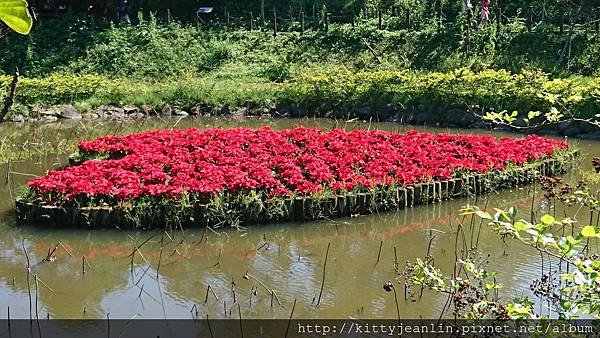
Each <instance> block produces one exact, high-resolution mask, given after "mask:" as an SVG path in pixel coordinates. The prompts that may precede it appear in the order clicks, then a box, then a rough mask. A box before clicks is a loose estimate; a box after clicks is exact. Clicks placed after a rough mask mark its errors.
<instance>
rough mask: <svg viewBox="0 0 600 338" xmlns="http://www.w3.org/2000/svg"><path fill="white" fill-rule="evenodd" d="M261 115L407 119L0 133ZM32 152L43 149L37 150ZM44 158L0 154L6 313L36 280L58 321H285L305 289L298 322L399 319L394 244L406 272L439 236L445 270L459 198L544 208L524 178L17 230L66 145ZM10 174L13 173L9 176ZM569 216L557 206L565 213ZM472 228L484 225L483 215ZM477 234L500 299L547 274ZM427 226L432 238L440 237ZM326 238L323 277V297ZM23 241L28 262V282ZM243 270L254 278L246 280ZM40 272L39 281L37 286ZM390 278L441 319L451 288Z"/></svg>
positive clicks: (0, 282)
mask: <svg viewBox="0 0 600 338" xmlns="http://www.w3.org/2000/svg"><path fill="white" fill-rule="evenodd" d="M263 125H270V126H272V127H273V128H287V127H293V126H297V125H304V126H319V127H322V128H333V127H336V126H338V127H343V128H347V129H353V128H378V129H385V130H390V131H403V130H405V129H407V128H406V127H402V126H399V125H396V124H391V123H381V124H369V123H367V122H356V123H347V124H345V123H339V124H338V123H336V122H335V121H332V120H271V119H248V120H218V119H204V118H203V119H192V118H186V119H181V120H177V119H169V120H163V121H161V120H158V119H154V120H147V121H143V122H140V121H136V122H128V123H123V122H103V123H101V124H99V123H97V122H90V123H85V124H82V123H75V124H50V125H41V126H40V125H26V126H16V125H2V126H0V135H12V136H11V137H12V139H20V140H21V141H22V142H26V140H27V139H31V138H32V135H33V136H34V138H43V139H44V140H46V141H51V142H53V143H54V144H57V145H59V144H61V142H62V143H73V142H76V140H80V139H84V138H93V137H95V136H97V135H99V134H103V133H105V134H106V133H129V132H136V131H143V130H148V129H153V128H172V127H174V128H185V127H191V126H196V127H200V128H203V127H220V128H226V127H234V126H249V127H258V126H263ZM428 130H429V131H431V132H440V131H444V130H441V129H428ZM453 132H458V131H453ZM461 132H470V133H472V132H475V133H484V131H472V130H469V131H461ZM578 146H579V148H580V149H581V150H582V152H583V153H584V155H585V159H584V162H583V166H582V167H581V168H578V169H577V170H575V171H573V172H572V173H570V174H568V175H567V178H568V179H569V180H572V181H576V180H577V179H579V177H580V176H581V172H582V171H584V170H588V171H589V170H591V164H590V161H589V159H590V157H591V156H593V155H595V156H598V155H600V142H593V141H586V140H579V141H578ZM28 149H29V150H28V151H29V152H32V151H33V152H34V153H35V148H33V149H34V150H31V149H32V148H31V147H29V148H28ZM42 154H43V156H42ZM39 155H40V156H37V157H36V158H34V159H31V160H22V161H16V162H15V161H13V162H11V164H10V166H9V165H8V164H7V163H2V164H0V318H6V317H7V314H8V313H7V312H8V310H9V307H10V316H11V318H28V317H29V308H30V306H29V292H28V290H31V297H32V304H33V305H32V308H33V310H32V311H33V313H34V314H35V308H36V299H37V303H38V306H37V307H38V308H39V316H40V317H43V318H45V317H46V316H48V315H49V316H50V317H51V318H82V317H85V318H102V317H106V315H107V314H109V315H110V318H131V317H133V316H138V317H140V318H165V317H166V318H191V317H192V316H194V315H195V314H196V311H197V312H198V315H199V316H201V317H205V316H206V315H207V314H208V315H209V316H210V317H211V318H225V317H230V316H233V317H234V318H237V304H236V303H234V301H235V302H237V303H239V304H240V305H241V309H242V316H243V317H244V318H286V317H288V316H289V311H290V309H291V306H292V303H293V302H294V299H297V305H296V308H295V312H294V317H296V318H317V317H318V318H384V317H385V318H395V317H396V305H395V302H394V295H393V293H386V292H385V291H384V290H383V288H382V286H383V284H384V283H385V282H386V281H388V280H392V281H395V280H396V271H395V269H394V265H395V261H396V259H395V252H396V256H397V262H398V265H399V267H400V270H402V269H403V266H404V263H405V262H406V261H407V260H414V259H415V258H417V257H424V256H425V255H426V254H427V248H428V245H429V242H430V241H431V255H432V256H433V257H434V259H435V263H436V265H437V266H438V267H440V268H442V269H443V270H444V271H446V272H448V271H451V270H452V269H453V266H454V261H455V260H454V254H455V247H454V242H455V237H456V236H455V234H456V229H457V224H458V223H459V222H460V221H461V219H462V218H461V217H459V216H458V209H459V208H460V207H461V206H462V205H465V204H466V203H468V202H470V203H479V204H480V205H484V204H485V203H488V205H489V207H504V208H507V207H509V206H511V205H517V206H519V210H520V211H521V212H523V215H529V213H530V206H531V205H532V201H533V204H534V209H535V210H536V212H543V211H545V208H547V206H546V205H545V203H543V201H542V199H541V197H540V196H539V195H538V196H537V197H536V198H535V200H533V199H532V197H531V196H532V194H531V188H532V186H525V187H521V188H518V189H513V190H510V191H502V192H499V193H494V194H490V195H485V196H481V197H479V200H478V201H474V200H471V201H468V200H466V199H463V200H453V201H448V202H442V203H438V204H434V205H428V206H419V207H415V208H410V209H406V210H401V211H398V212H387V213H382V214H379V215H369V216H361V217H357V218H351V219H350V218H347V219H338V220H335V221H322V222H312V223H303V224H296V223H284V224H274V225H268V226H250V227H248V228H242V229H239V230H235V229H215V230H214V231H212V230H206V229H188V230H185V231H184V232H181V231H178V232H172V233H168V234H166V233H161V232H160V231H152V232H147V231H143V232H133V231H131V232H126V231H116V230H84V229H49V228H40V227H35V226H17V225H15V222H14V202H13V200H14V197H13V194H14V193H15V192H14V191H15V190H16V191H18V190H19V189H20V188H22V187H23V186H24V185H25V182H26V180H27V179H28V178H30V177H31V176H30V175H41V174H43V173H44V172H45V171H46V170H48V169H50V168H53V167H57V166H60V165H61V164H64V163H65V162H66V156H63V155H60V156H59V155H51V154H50V155H49V154H48V153H47V152H46V151H42V150H40V151H39ZM8 171H10V172H12V174H7V172H8ZM7 178H8V180H7ZM563 212H564V211H563V210H557V213H558V214H559V215H561V214H563ZM476 229H479V228H478V224H476ZM477 234H478V231H473V235H472V236H471V235H470V234H469V233H467V238H466V241H467V243H466V245H467V246H475V245H477V246H478V248H479V250H480V251H481V252H483V253H486V254H487V253H490V254H491V256H490V258H489V266H490V269H491V270H495V271H498V281H499V282H500V283H502V284H503V285H504V288H503V289H502V290H501V292H500V295H501V296H502V297H505V298H507V299H508V298H511V297H513V296H516V295H527V294H530V292H529V291H528V289H529V283H530V282H531V281H532V279H534V278H536V277H538V276H539V275H540V269H541V266H540V257H539V254H538V253H537V252H533V251H532V250H528V249H526V248H525V247H523V246H522V245H519V244H517V243H515V242H511V241H508V242H506V243H504V242H502V241H501V240H500V239H499V237H498V236H497V235H495V234H494V233H493V232H492V231H491V230H489V229H486V228H485V226H484V227H483V228H482V230H481V232H480V233H479V236H477ZM432 236H435V238H434V239H433V240H431V237H432ZM149 238H150V239H149ZM477 238H478V239H477ZM143 242H146V243H145V244H144V245H143V246H142V247H141V249H140V251H139V252H138V253H136V254H135V255H133V264H132V258H131V253H132V250H133V248H134V247H135V246H139V245H140V244H141V243H143ZM161 242H162V250H161ZM59 243H60V244H59ZM382 243H383V244H382ZM57 244H59V245H58V248H57V249H56V251H55V252H54V256H55V257H56V259H55V260H54V261H44V258H45V257H46V256H47V254H48V251H49V250H50V251H51V250H52V249H53V248H54V247H55V246H56V245H57ZM328 244H330V251H329V256H328V261H327V265H326V270H325V279H324V280H325V284H324V287H323V292H322V297H321V300H320V304H319V305H318V306H317V304H316V303H317V299H318V297H319V292H320V288H321V284H322V281H323V265H324V262H325V253H326V249H327V246H328ZM22 246H24V247H25V249H26V251H27V253H28V255H29V259H30V262H31V265H32V268H31V272H32V274H31V276H30V281H29V283H30V285H31V286H30V287H29V288H28V283H27V269H26V266H27V261H26V257H25V251H24V250H23V247H22ZM380 247H381V254H380V255H379V249H380ZM83 256H85V258H86V264H84V263H83ZM378 256H379V259H378ZM159 261H160V267H159V264H158V262H159ZM84 267H85V273H83V268H84ZM246 272H247V273H248V274H249V275H251V276H252V278H250V279H244V278H243V275H244V274H245V273H246ZM34 276H37V277H38V290H37V292H36V287H35V285H36V282H35V277H34ZM232 283H233V285H234V286H233V287H232ZM209 285H210V287H211V289H212V291H214V294H213V292H209V293H208V297H207V296H206V295H207V287H208V286H209ZM396 285H397V290H398V292H399V294H398V296H399V298H400V311H401V315H402V316H403V317H405V318H419V317H420V316H422V317H423V318H432V317H437V316H439V312H440V309H441V308H442V307H443V305H444V303H445V302H446V297H444V296H440V295H436V294H433V293H430V292H427V291H426V292H425V293H424V294H423V298H422V299H421V300H417V301H411V300H410V299H409V300H407V301H405V300H404V294H403V292H404V290H403V287H402V285H400V284H396ZM254 289H256V294H255V295H253V292H252V291H253V290H254ZM267 289H268V290H274V291H275V294H276V295H277V299H279V301H280V302H281V305H279V304H278V301H277V299H273V300H272V297H271V295H270V294H269V292H267ZM217 298H218V300H217ZM409 298H410V297H409ZM534 299H535V298H534ZM195 304H196V306H194V305H195ZM234 304H235V305H234ZM271 304H272V305H271ZM233 305H234V306H235V307H234V306H233ZM284 308H285V309H284ZM192 309H193V311H191V310H192ZM230 311H231V315H230Z"/></svg>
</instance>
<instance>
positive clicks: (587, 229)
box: [581, 225, 596, 237]
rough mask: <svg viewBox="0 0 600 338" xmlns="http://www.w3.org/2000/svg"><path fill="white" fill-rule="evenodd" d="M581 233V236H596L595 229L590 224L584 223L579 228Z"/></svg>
mask: <svg viewBox="0 0 600 338" xmlns="http://www.w3.org/2000/svg"><path fill="white" fill-rule="evenodd" d="M581 235H582V236H583V237H594V236H596V229H594V227H593V226H591V225H586V226H584V227H583V229H581Z"/></svg>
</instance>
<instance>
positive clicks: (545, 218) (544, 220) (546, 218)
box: [541, 214, 555, 225]
mask: <svg viewBox="0 0 600 338" xmlns="http://www.w3.org/2000/svg"><path fill="white" fill-rule="evenodd" d="M541 220H542V223H544V224H546V225H551V224H554V221H555V219H554V217H552V216H551V215H548V214H546V215H544V216H542V219H541Z"/></svg>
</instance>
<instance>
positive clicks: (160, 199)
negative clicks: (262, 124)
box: [16, 128, 574, 227]
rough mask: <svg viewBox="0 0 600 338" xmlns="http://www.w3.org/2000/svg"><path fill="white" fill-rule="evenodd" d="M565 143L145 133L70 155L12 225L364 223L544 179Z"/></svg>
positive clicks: (82, 146) (562, 155) (319, 133)
mask: <svg viewBox="0 0 600 338" xmlns="http://www.w3.org/2000/svg"><path fill="white" fill-rule="evenodd" d="M573 156H574V152H573V151H572V150H571V149H570V148H569V147H568V145H567V143H566V142H562V141H557V140H552V139H547V138H541V137H537V136H528V137H525V138H508V137H503V138H495V137H493V136H481V135H477V136H475V135H455V134H437V135H432V134H428V133H421V132H417V131H409V132H407V133H404V134H399V133H392V132H385V131H378V130H373V131H367V130H354V131H350V132H346V131H344V130H340V129H335V130H331V131H324V130H320V129H309V128H295V129H287V130H272V129H270V128H261V129H247V128H235V129H206V130H204V131H201V130H198V129H186V130H156V131H149V132H145V133H141V134H133V135H127V136H105V137H101V138H99V139H96V140H94V141H86V142H81V143H79V152H78V154H77V156H75V157H74V158H73V163H72V165H70V166H68V167H66V168H64V169H61V170H53V171H50V172H49V173H48V174H47V175H46V176H44V177H40V178H36V179H33V180H31V181H29V188H30V189H29V191H28V192H27V193H26V194H25V195H24V196H22V198H21V199H19V200H18V201H17V204H16V206H17V216H18V219H19V220H20V221H23V222H33V223H40V222H42V223H50V224H56V225H76V226H97V227H100V226H110V227H156V226H161V227H162V226H183V225H185V226H190V225H211V226H215V225H225V224H227V225H231V224H234V225H235V224H240V223H266V222H273V221H283V220H298V221H299V220H308V219H319V218H331V217H344V216H349V215H355V214H366V213H370V212H374V211H382V210H390V209H397V208H403V207H409V206H413V205H415V204H424V203H432V202H435V201H439V200H443V199H449V198H454V197H459V196H465V195H470V194H478V193H483V192H487V191H491V190H493V189H498V188H501V187H504V186H510V185H515V184H525V183H527V182H532V181H533V179H535V177H536V176H538V175H540V174H541V175H547V176H551V175H555V174H558V173H561V172H563V171H564V169H565V163H567V162H568V160H569V159H570V158H571V157H573Z"/></svg>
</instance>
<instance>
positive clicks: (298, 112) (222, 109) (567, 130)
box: [7, 100, 600, 140]
mask: <svg viewBox="0 0 600 338" xmlns="http://www.w3.org/2000/svg"><path fill="white" fill-rule="evenodd" d="M29 109H30V111H29V114H28V117H25V116H23V115H20V114H19V115H15V116H13V117H12V118H11V119H10V120H9V121H7V122H8V123H15V124H25V123H73V122H76V121H80V120H88V121H93V120H98V121H115V120H117V121H118V120H123V121H125V120H128V121H130V120H139V119H148V118H156V119H164V118H173V119H176V118H185V117H192V118H194V117H227V118H253V117H263V118H273V119H278V118H313V117H321V116H328V115H329V114H328V113H327V112H319V111H318V110H311V111H309V110H307V109H299V108H298V107H293V106H291V105H286V104H279V105H274V106H264V105H260V104H257V103H255V102H253V101H251V100H247V101H246V102H245V103H244V104H243V105H241V106H232V105H228V104H225V105H211V104H208V103H192V104H187V106H172V105H169V104H167V105H164V106H162V107H152V106H148V105H124V106H109V105H103V106H99V107H98V108H96V109H89V110H86V111H79V110H78V109H76V108H75V107H74V106H72V105H46V106H42V105H34V106H31V107H30V108H29ZM331 118H334V119H337V117H336V116H331ZM347 120H352V121H356V120H362V121H371V122H394V123H398V124H400V125H414V126H432V127H444V128H462V129H482V130H498V131H508V132H515V133H523V134H539V135H554V136H567V137H574V138H581V139H594V140H599V139H600V130H599V129H598V127H597V126H595V125H593V124H590V123H587V122H585V121H580V120H567V121H563V122H558V123H554V124H547V125H544V126H543V127H532V128H520V127H525V125H524V124H522V123H519V122H522V121H517V123H516V126H515V127H510V126H506V125H501V124H498V123H494V122H489V121H485V120H483V119H481V118H480V116H479V115H478V114H477V113H475V112H473V111H471V110H470V109H469V108H465V107H458V106H455V107H451V108H449V109H447V110H445V111H443V112H441V113H440V111H439V110H438V111H437V112H435V113H432V112H429V111H427V110H426V108H424V107H422V106H421V107H415V108H414V109H413V111H410V112H402V111H395V110H393V109H392V108H391V107H389V106H383V107H382V108H381V110H379V111H371V109H369V108H368V107H363V108H361V109H360V110H359V111H358V112H357V113H355V114H352V115H351V116H349V118H348V119H347Z"/></svg>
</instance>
